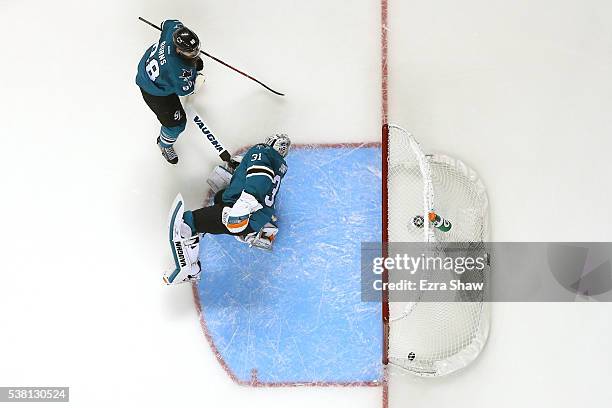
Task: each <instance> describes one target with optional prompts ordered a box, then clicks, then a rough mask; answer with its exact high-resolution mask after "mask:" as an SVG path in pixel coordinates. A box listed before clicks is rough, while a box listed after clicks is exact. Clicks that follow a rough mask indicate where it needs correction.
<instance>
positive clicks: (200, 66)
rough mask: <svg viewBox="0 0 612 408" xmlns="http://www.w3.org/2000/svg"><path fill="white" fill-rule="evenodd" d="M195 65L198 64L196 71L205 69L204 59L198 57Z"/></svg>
mask: <svg viewBox="0 0 612 408" xmlns="http://www.w3.org/2000/svg"><path fill="white" fill-rule="evenodd" d="M195 66H196V71H198V72H200V71H201V70H203V69H204V61H202V58H200V57H196V62H195Z"/></svg>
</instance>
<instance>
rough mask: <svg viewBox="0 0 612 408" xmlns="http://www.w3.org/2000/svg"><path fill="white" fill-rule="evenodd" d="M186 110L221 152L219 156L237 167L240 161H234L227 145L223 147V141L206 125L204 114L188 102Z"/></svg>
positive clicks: (211, 143) (214, 147) (213, 145)
mask: <svg viewBox="0 0 612 408" xmlns="http://www.w3.org/2000/svg"><path fill="white" fill-rule="evenodd" d="M185 111H187V112H189V114H190V115H189V116H191V120H192V121H193V123H194V124H195V125H196V126H197V128H198V129H200V132H202V134H203V135H204V138H205V139H206V140H208V142H209V143H210V145H211V146H212V147H213V149H215V150H216V151H217V153H218V154H219V158H220V159H221V160H223V161H224V162H226V163H227V164H228V165H229V166H231V167H232V168H233V169H234V168H236V167H237V165H238V164H239V163H235V162H233V161H232V155H231V154H230V152H229V151H228V150H227V149H226V148H225V147H223V144H221V141H220V140H219V139H218V138H217V137H216V136H215V135H214V134H213V133H212V132H211V131H210V129H209V128H208V126H206V123H204V120H203V119H202V116H200V115H199V114H198V112H196V110H195V109H194V108H193V107H192V106H190V105H187V104H185Z"/></svg>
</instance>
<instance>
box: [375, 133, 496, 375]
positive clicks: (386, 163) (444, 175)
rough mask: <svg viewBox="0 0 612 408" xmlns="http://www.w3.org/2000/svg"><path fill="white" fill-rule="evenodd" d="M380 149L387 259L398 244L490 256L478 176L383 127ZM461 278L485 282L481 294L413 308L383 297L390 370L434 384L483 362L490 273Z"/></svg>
mask: <svg viewBox="0 0 612 408" xmlns="http://www.w3.org/2000/svg"><path fill="white" fill-rule="evenodd" d="M382 148H383V170H382V178H383V186H382V187H383V205H382V209H383V237H382V238H383V254H382V255H383V257H389V256H391V257H392V256H393V255H394V253H393V251H394V249H393V248H394V247H393V243H400V242H416V243H419V242H420V243H427V248H431V250H432V251H434V252H436V254H437V255H443V254H444V251H445V244H448V243H455V242H458V243H470V244H469V245H470V246H471V247H472V248H474V247H475V248H477V249H480V250H483V251H484V250H485V249H486V242H487V241H488V229H489V226H488V199H487V194H486V190H485V187H484V185H483V183H482V181H481V180H480V179H479V177H478V175H477V173H476V172H475V171H474V170H472V169H471V168H469V167H468V166H467V165H466V164H465V163H463V162H462V161H460V160H456V159H453V158H450V157H448V156H445V155H437V154H425V153H424V152H423V151H422V149H421V146H420V145H419V143H418V142H417V141H416V139H415V138H414V137H413V136H412V135H411V134H410V133H409V132H407V131H406V130H405V129H403V128H401V127H400V126H397V125H393V124H389V125H385V126H384V127H383V143H382ZM390 243H391V244H390ZM394 273H395V272H394V271H385V272H383V276H382V278H383V281H384V282H389V281H393V279H394V276H393V274H394ZM461 279H462V280H463V279H466V280H469V281H471V282H481V283H482V284H483V290H482V291H479V292H477V293H476V294H474V293H473V292H470V291H462V290H457V291H456V292H453V293H452V294H451V295H450V298H449V297H448V295H447V296H445V297H444V298H443V299H442V298H440V297H437V296H439V295H438V294H436V293H431V294H430V293H423V294H419V295H418V296H419V297H418V298H417V299H416V300H415V301H409V302H408V301H402V300H401V299H400V300H397V299H396V300H394V298H393V295H394V294H393V293H391V294H390V293H389V292H388V291H387V290H384V291H383V294H382V301H383V305H382V317H383V337H384V339H383V364H384V365H385V366H391V367H397V368H398V369H400V370H401V371H405V372H409V373H412V374H414V375H417V376H422V377H435V376H442V375H446V374H449V373H451V372H453V371H456V370H458V369H461V368H463V367H465V366H467V365H468V364H470V363H471V362H472V361H473V360H474V359H475V358H476V357H477V356H478V355H479V353H480V351H481V350H482V348H483V347H484V344H485V343H486V340H487V337H488V332H489V321H490V309H489V303H488V302H487V300H488V296H487V295H488V288H489V267H488V265H487V267H486V268H484V269H483V270H481V271H479V272H478V273H472V274H466V275H465V276H462V277H461ZM468 292H470V293H468ZM449 300H450V301H449Z"/></svg>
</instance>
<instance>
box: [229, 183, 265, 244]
mask: <svg viewBox="0 0 612 408" xmlns="http://www.w3.org/2000/svg"><path fill="white" fill-rule="evenodd" d="M262 208H263V206H262V205H261V204H259V202H258V201H257V199H256V198H255V197H253V196H252V195H251V194H249V193H247V192H246V191H243V192H242V194H240V197H239V198H238V200H237V201H236V202H235V203H234V205H233V206H232V207H231V208H229V207H225V208H224V209H223V224H224V225H225V226H226V227H227V230H228V231H229V232H231V233H232V234H237V233H240V232H242V231H244V230H245V229H246V228H247V227H248V226H249V219H250V218H251V214H253V213H254V212H255V211H257V210H260V209H262Z"/></svg>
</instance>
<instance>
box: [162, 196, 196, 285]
mask: <svg viewBox="0 0 612 408" xmlns="http://www.w3.org/2000/svg"><path fill="white" fill-rule="evenodd" d="M184 211H185V204H184V201H183V197H182V196H181V194H180V193H179V194H178V195H177V196H176V198H175V199H174V203H173V204H172V208H171V209H170V214H169V218H168V232H169V236H168V238H169V241H170V247H171V250H172V257H173V259H174V269H173V270H171V271H169V272H167V273H166V274H164V282H165V283H166V284H168V285H171V284H175V283H182V282H188V281H191V280H195V279H197V278H198V277H199V275H200V271H201V268H200V262H199V259H198V255H199V252H200V237H199V235H195V236H194V235H193V231H192V229H191V227H190V226H189V225H188V224H187V223H185V222H184V221H183V214H184Z"/></svg>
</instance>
